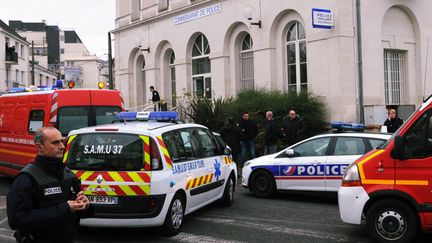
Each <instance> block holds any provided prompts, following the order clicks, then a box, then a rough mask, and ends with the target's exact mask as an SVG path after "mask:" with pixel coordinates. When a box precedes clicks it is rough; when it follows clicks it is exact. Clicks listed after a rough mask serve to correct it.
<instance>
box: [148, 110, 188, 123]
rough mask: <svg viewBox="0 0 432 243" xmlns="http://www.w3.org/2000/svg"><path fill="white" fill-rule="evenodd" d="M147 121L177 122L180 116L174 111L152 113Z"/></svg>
mask: <svg viewBox="0 0 432 243" xmlns="http://www.w3.org/2000/svg"><path fill="white" fill-rule="evenodd" d="M148 119H149V120H155V121H178V120H180V115H179V114H178V113H177V112H175V111H153V112H150V114H149V118H148Z"/></svg>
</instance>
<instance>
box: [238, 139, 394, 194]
mask: <svg viewBox="0 0 432 243" xmlns="http://www.w3.org/2000/svg"><path fill="white" fill-rule="evenodd" d="M390 137H391V134H383V133H381V134H378V133H358V132H357V133H353V132H350V133H331V134H322V135H317V136H314V137H311V138H308V139H306V140H303V141H301V142H299V143H297V144H294V145H292V146H290V147H288V148H286V149H284V150H282V151H281V152H278V153H275V154H270V155H265V156H262V157H259V158H256V159H253V160H249V161H247V162H246V163H245V164H244V167H243V170H242V185H243V186H244V187H246V188H249V189H250V191H252V193H253V194H254V195H255V196H257V197H270V196H272V195H273V194H274V192H276V190H300V191H332V192H336V191H337V190H338V189H339V187H340V185H341V180H342V175H343V173H344V171H345V169H346V168H347V167H348V165H350V164H351V163H352V162H354V161H355V160H356V159H357V158H359V157H360V156H361V155H363V154H365V153H366V152H368V151H370V150H372V149H373V148H376V147H378V146H380V145H381V144H383V143H384V142H385V141H386V140H387V139H389V138H390Z"/></svg>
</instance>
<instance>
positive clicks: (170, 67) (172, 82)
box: [169, 52, 177, 107]
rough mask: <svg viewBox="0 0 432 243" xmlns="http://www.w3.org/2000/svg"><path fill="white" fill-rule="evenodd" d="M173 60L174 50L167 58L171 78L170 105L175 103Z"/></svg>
mask: <svg viewBox="0 0 432 243" xmlns="http://www.w3.org/2000/svg"><path fill="white" fill-rule="evenodd" d="M174 62H175V55H174V52H173V53H172V54H171V56H170V60H169V70H170V79H171V104H172V107H174V106H176V105H177V102H176V99H177V92H176V72H175V71H176V70H175V66H174Z"/></svg>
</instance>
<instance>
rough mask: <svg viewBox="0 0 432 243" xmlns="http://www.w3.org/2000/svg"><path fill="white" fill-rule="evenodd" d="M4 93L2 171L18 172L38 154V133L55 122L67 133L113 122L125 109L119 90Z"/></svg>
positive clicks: (0, 114)
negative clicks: (35, 140) (34, 141)
mask: <svg viewBox="0 0 432 243" xmlns="http://www.w3.org/2000/svg"><path fill="white" fill-rule="evenodd" d="M19 91H24V92H14V93H8V94H3V95H1V96H0V174H3V175H6V176H15V175H16V174H18V172H19V171H20V170H21V169H22V168H23V167H24V166H25V165H26V164H28V163H29V162H31V161H32V160H33V159H34V157H35V155H36V149H35V147H34V144H33V139H34V133H35V131H36V130H37V129H38V128H41V127H43V126H54V127H56V128H57V129H59V130H60V132H61V133H62V135H63V136H65V137H66V136H67V134H68V133H69V132H70V131H71V130H73V129H78V128H82V127H88V126H93V125H99V124H107V123H111V122H112V121H113V119H114V118H115V115H116V114H117V113H118V112H120V111H122V109H123V108H122V107H123V99H122V97H121V94H120V92H119V91H114V90H89V89H57V90H43V91H42V90H41V91H31V92H28V91H27V92H25V90H24V89H23V90H19Z"/></svg>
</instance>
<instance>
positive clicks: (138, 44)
mask: <svg viewBox="0 0 432 243" xmlns="http://www.w3.org/2000/svg"><path fill="white" fill-rule="evenodd" d="M134 44H135V46H136V47H138V48H140V50H141V51H146V52H148V53H150V47H148V48H141V47H142V46H141V37H139V36H137V37H135V40H134Z"/></svg>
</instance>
